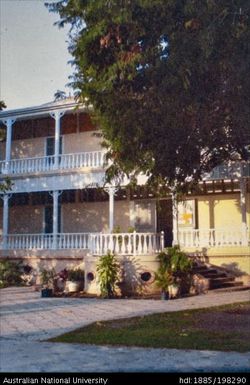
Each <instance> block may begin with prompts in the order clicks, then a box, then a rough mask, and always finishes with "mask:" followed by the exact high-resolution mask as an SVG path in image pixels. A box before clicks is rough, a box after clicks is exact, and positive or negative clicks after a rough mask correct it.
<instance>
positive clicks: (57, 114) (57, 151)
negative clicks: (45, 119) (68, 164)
mask: <svg viewBox="0 0 250 385" xmlns="http://www.w3.org/2000/svg"><path fill="white" fill-rule="evenodd" d="M50 115H51V116H52V118H54V119H55V152H54V156H55V159H54V160H55V162H54V168H55V169H57V168H58V166H59V155H60V129H61V124H60V121H61V117H62V116H63V115H64V111H55V112H52V113H51V114H50Z"/></svg>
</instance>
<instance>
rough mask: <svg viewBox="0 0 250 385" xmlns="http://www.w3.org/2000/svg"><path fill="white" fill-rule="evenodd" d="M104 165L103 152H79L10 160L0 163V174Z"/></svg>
mask: <svg viewBox="0 0 250 385" xmlns="http://www.w3.org/2000/svg"><path fill="white" fill-rule="evenodd" d="M104 163H105V152H104V151H91V152H80V153H73V154H61V155H59V156H58V157H56V156H44V157H37V158H22V159H11V160H10V161H8V162H5V161H1V162H0V173H2V174H11V175H13V174H26V173H36V172H46V171H52V170H57V169H59V170H67V169H75V168H81V167H103V166H104Z"/></svg>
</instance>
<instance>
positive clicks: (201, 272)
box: [192, 267, 217, 274]
mask: <svg viewBox="0 0 250 385" xmlns="http://www.w3.org/2000/svg"><path fill="white" fill-rule="evenodd" d="M192 271H193V272H194V273H197V274H204V273H208V272H209V273H217V270H216V269H210V268H209V267H204V268H203V267H202V268H194V269H192Z"/></svg>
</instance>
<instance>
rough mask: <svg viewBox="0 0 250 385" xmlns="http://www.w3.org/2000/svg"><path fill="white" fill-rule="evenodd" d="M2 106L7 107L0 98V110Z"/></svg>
mask: <svg viewBox="0 0 250 385" xmlns="http://www.w3.org/2000/svg"><path fill="white" fill-rule="evenodd" d="M4 108H7V106H6V104H5V102H4V101H3V100H0V111H2V110H3V109H4Z"/></svg>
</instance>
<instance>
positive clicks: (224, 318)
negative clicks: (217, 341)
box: [197, 303, 250, 337]
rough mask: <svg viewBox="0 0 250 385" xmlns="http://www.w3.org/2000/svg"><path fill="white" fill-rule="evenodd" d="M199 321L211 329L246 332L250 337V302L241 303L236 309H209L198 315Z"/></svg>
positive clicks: (204, 326)
mask: <svg viewBox="0 0 250 385" xmlns="http://www.w3.org/2000/svg"><path fill="white" fill-rule="evenodd" d="M197 317H198V319H197V323H198V324H199V325H200V326H202V328H207V329H209V330H214V331H216V330H222V331H225V332H226V331H228V332H245V333H249V337H250V303H247V304H239V305H238V307H237V309H235V310H221V311H218V310H216V311H212V310H211V311H209V312H205V313H203V314H202V313H200V314H199V315H197Z"/></svg>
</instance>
